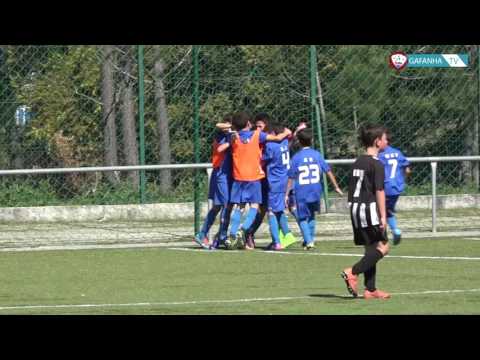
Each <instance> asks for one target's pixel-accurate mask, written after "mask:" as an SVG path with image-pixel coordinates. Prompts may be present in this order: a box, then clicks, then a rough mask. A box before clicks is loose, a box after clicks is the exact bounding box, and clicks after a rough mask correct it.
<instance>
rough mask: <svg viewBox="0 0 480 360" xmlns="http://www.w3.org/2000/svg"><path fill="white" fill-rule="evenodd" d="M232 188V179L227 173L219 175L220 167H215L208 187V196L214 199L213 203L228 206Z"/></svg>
mask: <svg viewBox="0 0 480 360" xmlns="http://www.w3.org/2000/svg"><path fill="white" fill-rule="evenodd" d="M231 188H232V179H231V178H229V177H228V176H226V175H225V174H220V175H219V174H218V169H214V170H213V172H212V176H211V177H210V185H209V189H208V198H209V199H210V200H212V201H213V205H220V206H227V205H228V202H229V200H230V190H231Z"/></svg>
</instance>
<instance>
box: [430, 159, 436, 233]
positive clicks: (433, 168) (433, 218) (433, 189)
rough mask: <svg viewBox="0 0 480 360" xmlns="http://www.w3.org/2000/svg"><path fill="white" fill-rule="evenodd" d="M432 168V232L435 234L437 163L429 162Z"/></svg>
mask: <svg viewBox="0 0 480 360" xmlns="http://www.w3.org/2000/svg"><path fill="white" fill-rule="evenodd" d="M430 165H431V166H432V232H433V233H436V232H437V163H436V162H431V163H430Z"/></svg>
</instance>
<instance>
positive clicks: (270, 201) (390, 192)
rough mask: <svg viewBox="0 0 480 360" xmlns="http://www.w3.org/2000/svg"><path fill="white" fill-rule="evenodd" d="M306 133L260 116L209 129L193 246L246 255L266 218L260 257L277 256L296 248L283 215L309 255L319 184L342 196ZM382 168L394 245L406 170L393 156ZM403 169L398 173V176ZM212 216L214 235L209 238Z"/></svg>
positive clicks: (385, 156) (241, 116)
mask: <svg viewBox="0 0 480 360" xmlns="http://www.w3.org/2000/svg"><path fill="white" fill-rule="evenodd" d="M312 141H313V132H312V130H311V129H309V128H307V126H306V124H305V123H300V125H299V126H298V127H297V129H296V130H295V132H294V133H292V132H291V131H290V130H289V129H286V128H285V127H284V126H281V125H280V124H279V123H277V122H275V121H272V120H271V119H270V117H269V116H268V115H267V114H265V113H261V114H258V115H257V116H256V117H255V118H254V119H252V118H251V117H250V116H249V114H248V113H246V112H240V113H236V114H234V115H229V116H226V117H225V118H224V119H223V120H222V121H221V122H220V123H218V124H217V133H216V134H215V137H214V141H213V147H212V165H213V171H212V174H211V177H210V183H209V195H208V197H209V200H211V201H212V205H213V206H212V207H211V209H210V210H209V212H208V214H207V216H206V218H205V221H204V223H203V226H202V228H201V231H200V232H199V233H198V234H196V236H195V238H194V240H195V242H196V243H197V244H199V245H200V246H201V247H203V248H205V249H210V250H215V249H219V248H225V249H227V250H231V249H246V250H252V249H254V248H255V247H256V245H255V233H256V231H257V230H258V228H259V226H260V225H261V224H262V222H263V220H264V217H265V216H267V219H268V224H269V229H270V235H271V243H270V244H269V245H268V246H267V249H268V250H273V251H278V250H282V249H285V248H286V247H288V246H290V245H291V244H293V243H295V242H296V239H295V237H294V235H293V234H292V231H291V229H290V227H289V224H288V217H287V213H286V210H287V209H288V212H289V213H290V214H291V215H292V216H293V217H294V218H295V220H296V223H297V224H298V227H299V230H300V232H301V235H302V238H303V242H302V243H303V248H304V249H305V250H312V249H314V248H315V227H316V226H315V225H316V221H315V215H316V214H317V213H319V212H320V203H321V197H322V194H323V187H322V181H321V180H322V176H323V174H326V175H327V176H328V177H329V179H330V181H331V183H332V185H333V187H334V189H335V191H336V192H337V193H338V194H340V195H343V192H342V190H341V189H340V188H339V186H338V184H337V181H336V179H335V176H334V174H333V172H332V169H331V167H330V166H329V164H327V162H326V161H325V159H324V157H323V155H322V154H321V153H320V152H318V151H317V150H315V149H313V148H312V147H311V146H312ZM378 160H380V161H381V162H382V164H383V165H384V167H385V195H386V208H387V221H388V224H389V227H390V229H391V230H392V234H393V237H394V243H395V244H397V243H398V242H399V241H400V239H401V231H400V229H399V228H398V225H397V221H396V217H395V207H396V204H397V201H398V198H399V196H400V195H401V193H402V192H403V191H404V188H405V179H404V173H405V172H407V174H408V173H409V172H410V169H409V165H410V164H409V162H408V160H407V159H406V158H405V156H404V155H403V154H402V152H401V151H400V150H398V149H395V148H393V147H391V146H388V147H386V148H385V149H382V151H381V152H380V153H379V155H378ZM405 169H406V170H405ZM218 214H220V219H219V221H220V225H219V230H218V232H217V233H216V234H215V235H214V236H213V239H212V241H210V239H209V238H208V234H209V231H210V229H211V227H212V225H213V224H214V222H215V220H216V218H217V216H218Z"/></svg>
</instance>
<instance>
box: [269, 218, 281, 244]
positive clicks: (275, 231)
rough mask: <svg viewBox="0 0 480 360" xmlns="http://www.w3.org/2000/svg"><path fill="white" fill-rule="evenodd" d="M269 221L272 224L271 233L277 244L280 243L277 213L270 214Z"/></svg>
mask: <svg viewBox="0 0 480 360" xmlns="http://www.w3.org/2000/svg"><path fill="white" fill-rule="evenodd" d="M268 223H269V225H270V234H271V235H272V241H273V242H274V243H275V244H280V233H279V231H278V221H277V217H276V216H275V214H268Z"/></svg>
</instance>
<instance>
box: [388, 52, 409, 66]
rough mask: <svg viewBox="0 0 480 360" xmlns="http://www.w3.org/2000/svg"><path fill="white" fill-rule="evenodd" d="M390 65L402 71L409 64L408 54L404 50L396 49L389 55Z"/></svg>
mask: <svg viewBox="0 0 480 360" xmlns="http://www.w3.org/2000/svg"><path fill="white" fill-rule="evenodd" d="M389 61H390V67H392V68H394V69H396V70H398V71H400V70H402V69H404V68H405V66H407V64H408V56H407V54H405V53H404V52H402V51H396V52H394V53H393V54H391V55H390V57H389Z"/></svg>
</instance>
